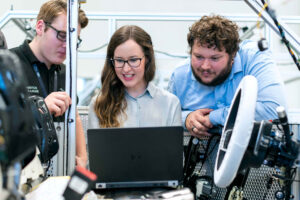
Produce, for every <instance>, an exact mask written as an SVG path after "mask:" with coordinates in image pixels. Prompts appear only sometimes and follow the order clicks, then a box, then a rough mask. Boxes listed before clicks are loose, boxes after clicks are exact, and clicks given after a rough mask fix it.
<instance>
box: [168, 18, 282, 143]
mask: <svg viewBox="0 0 300 200" xmlns="http://www.w3.org/2000/svg"><path fill="white" fill-rule="evenodd" d="M187 39H188V44H189V47H190V58H189V59H188V60H186V61H185V63H183V64H182V65H180V66H179V67H178V68H176V69H175V71H174V72H173V74H172V77H171V79H170V82H169V91H170V92H172V93H173V94H175V95H176V96H177V97H178V98H179V100H180V103H181V109H182V121H183V122H184V127H185V128H186V129H187V130H188V131H189V132H190V133H191V134H192V135H194V136H197V137H199V136H203V135H206V136H207V135H209V134H208V132H207V131H208V129H210V128H212V126H213V125H224V123H225V119H226V117H227V114H228V110H229V107H230V104H231V101H232V99H233V96H234V93H235V91H236V89H237V87H238V85H239V83H240V81H241V80H242V78H243V77H244V76H246V75H252V76H254V77H256V79H257V81H258V97H257V104H256V116H255V120H258V121H260V120H269V119H276V118H277V114H276V107H277V106H279V105H282V106H285V105H286V102H285V98H284V92H283V87H282V81H281V78H280V75H279V73H278V70H277V69H276V65H275V63H274V61H273V60H272V55H271V52H270V51H269V50H266V51H260V50H259V49H258V46H257V43H256V42H253V41H250V40H246V41H243V42H241V43H240V40H239V34H238V26H237V25H236V24H235V23H234V22H232V21H230V20H228V19H226V18H224V17H221V16H204V17H202V18H201V19H200V20H199V21H197V22H195V23H194V24H193V25H192V27H191V28H190V30H189V33H188V37H187Z"/></svg>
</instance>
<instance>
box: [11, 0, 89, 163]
mask: <svg viewBox="0 0 300 200" xmlns="http://www.w3.org/2000/svg"><path fill="white" fill-rule="evenodd" d="M87 24H88V19H87V17H86V15H85V13H84V11H83V10H81V9H79V14H78V31H77V34H78V45H79V44H80V42H81V39H80V38H79V34H80V31H81V29H82V28H84V27H86V26H87ZM35 28H36V36H35V37H34V38H33V40H32V41H29V40H25V42H24V43H23V44H22V45H21V46H19V47H16V48H13V49H11V51H12V52H14V53H15V54H17V56H18V57H19V58H20V61H21V65H22V66H23V69H24V72H25V74H24V75H25V76H27V80H28V85H27V86H26V87H27V90H28V93H29V95H38V96H41V97H43V98H44V99H45V103H46V105H47V107H48V109H49V111H50V113H51V114H52V115H54V117H55V119H54V121H63V120H64V117H63V114H64V113H65V111H66V110H67V109H68V107H69V106H70V104H71V103H73V104H76V102H74V100H73V102H71V98H70V97H69V95H68V94H67V93H66V92H64V89H65V65H64V64H62V63H63V62H64V60H65V59H66V30H67V2H66V1H65V0H50V1H48V2H46V3H44V4H43V5H42V7H41V9H40V11H39V14H38V16H37V22H36V27H35ZM61 147H62V146H61ZM86 163H87V152H86V142H85V137H84V131H83V127H82V123H81V120H80V117H79V115H78V112H77V116H76V164H77V165H80V166H84V167H85V166H86Z"/></svg>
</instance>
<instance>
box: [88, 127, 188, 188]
mask: <svg viewBox="0 0 300 200" xmlns="http://www.w3.org/2000/svg"><path fill="white" fill-rule="evenodd" d="M88 147H89V163H90V169H91V171H93V172H94V173H96V174H97V175H98V181H97V183H101V184H102V185H101V186H99V187H100V188H101V187H105V188H110V187H130V186H131V185H132V186H134V187H136V186H137V187H138V186H141V187H143V186H157V185H158V184H159V183H160V184H161V185H160V186H162V185H164V184H167V182H169V181H179V182H180V181H181V180H182V177H183V174H182V172H183V169H182V168H183V129H182V127H179V126H178V127H142V128H103V129H89V130H88ZM130 183H134V184H130ZM143 183H148V184H146V185H143ZM137 184H138V185H137ZM166 186H167V185H166Z"/></svg>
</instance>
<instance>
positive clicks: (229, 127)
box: [214, 76, 257, 188]
mask: <svg viewBox="0 0 300 200" xmlns="http://www.w3.org/2000/svg"><path fill="white" fill-rule="evenodd" d="M256 99H257V80H256V78H255V77H254V76H245V77H244V78H243V79H242V81H241V82H240V84H239V86H238V89H237V90H236V92H235V94H234V98H233V100H232V102H231V106H230V108H229V112H228V116H227V118H226V121H225V125H224V128H223V131H222V136H221V140H220V144H219V149H218V153H217V158H216V162H215V170H214V182H215V184H216V185H217V186H218V187H221V188H225V187H227V186H229V185H230V183H231V182H232V181H233V179H234V178H235V176H236V173H237V171H238V169H239V166H240V164H241V161H242V159H243V156H244V154H245V151H246V150H247V147H248V144H249V141H250V138H251V133H252V129H253V124H254V123H253V122H254V117H255V105H256Z"/></svg>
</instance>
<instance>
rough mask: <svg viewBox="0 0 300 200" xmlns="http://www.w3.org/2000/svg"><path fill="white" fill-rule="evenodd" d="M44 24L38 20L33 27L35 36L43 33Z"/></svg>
mask: <svg viewBox="0 0 300 200" xmlns="http://www.w3.org/2000/svg"><path fill="white" fill-rule="evenodd" d="M45 27H46V25H45V22H44V21H43V20H38V21H37V22H36V25H35V30H36V35H42V34H43V33H44V31H45Z"/></svg>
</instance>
